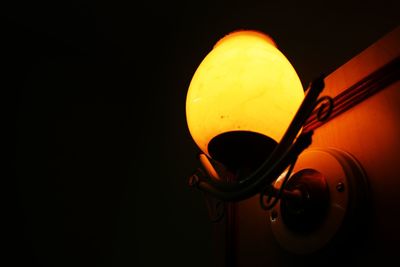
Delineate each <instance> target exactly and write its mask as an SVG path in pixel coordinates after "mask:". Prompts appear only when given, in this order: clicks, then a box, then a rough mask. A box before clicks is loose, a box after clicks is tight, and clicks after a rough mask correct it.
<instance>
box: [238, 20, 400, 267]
mask: <svg viewBox="0 0 400 267" xmlns="http://www.w3.org/2000/svg"><path fill="white" fill-rule="evenodd" d="M399 56H400V27H399V28H397V29H395V30H394V31H393V32H391V33H389V34H388V35H386V36H385V37H383V38H382V39H381V40H379V41H377V42H376V43H375V44H373V45H372V46H370V47H369V48H367V49H366V50H365V51H363V52H362V53H361V54H359V55H357V56H356V57H354V58H353V59H352V60H350V61H349V62H347V63H346V64H344V65H343V66H342V67H340V68H339V69H337V70H336V71H335V72H333V73H332V74H330V75H329V76H328V77H327V78H326V79H325V82H326V88H325V90H324V92H323V95H330V96H332V97H335V96H337V95H338V94H340V93H342V92H343V91H345V90H346V89H347V88H349V87H351V86H352V85H353V84H355V83H357V82H358V81H360V80H361V79H363V78H364V77H366V76H368V75H369V74H371V73H372V72H374V71H376V70H377V69H380V68H381V67H383V66H384V65H386V64H387V63H388V62H390V61H392V60H393V59H395V58H398V57H399ZM312 147H335V148H339V149H342V150H345V151H347V152H349V153H351V154H353V155H354V156H355V157H356V158H357V159H358V160H359V161H360V163H361V164H362V166H363V168H364V169H365V171H366V174H367V176H368V180H369V183H370V186H371V198H372V207H371V208H370V209H369V212H368V219H367V220H365V224H366V225H367V227H366V228H365V232H364V234H363V236H362V238H361V239H362V240H359V242H358V243H353V242H351V241H352V239H354V238H356V237H355V236H352V235H351V234H350V235H349V236H348V239H349V242H348V245H347V246H346V245H344V247H342V248H338V247H334V246H333V247H329V248H328V249H327V250H324V251H322V252H319V253H316V254H313V255H310V256H296V255H293V254H291V253H288V252H286V251H284V250H283V249H282V248H281V247H280V246H279V245H278V243H277V242H276V241H275V239H274V237H273V234H272V232H271V229H270V225H269V219H268V216H269V215H268V213H267V212H264V211H262V209H261V208H260V206H259V203H258V197H255V198H253V199H250V200H248V201H245V202H242V203H240V204H238V215H237V216H238V217H237V229H236V230H237V241H238V242H237V244H236V245H237V246H236V253H235V254H236V255H235V258H236V262H237V265H238V266H278V267H279V266H296V267H297V266H321V265H324V266H371V265H372V264H386V263H387V264H389V263H391V262H396V261H397V257H398V256H397V253H398V252H397V251H398V244H397V243H398V242H399V240H400V230H399V227H400V172H399V170H400V155H399V152H400V82H399V81H398V78H397V81H394V82H393V83H391V84H390V85H389V86H387V87H386V88H384V89H383V90H381V91H379V92H377V93H376V94H374V95H373V96H371V97H369V98H368V99H366V100H364V101H363V102H362V103H360V104H358V105H356V106H355V107H353V108H351V109H349V110H347V111H346V112H344V113H343V114H341V115H339V116H337V117H336V118H334V119H333V120H331V121H329V122H328V123H326V124H324V125H322V126H321V127H319V128H317V129H316V130H315V134H314V138H313V144H312ZM360 227H361V226H360ZM357 238H358V237H357ZM354 244H359V245H357V247H355V246H354Z"/></svg>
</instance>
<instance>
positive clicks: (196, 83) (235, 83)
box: [186, 31, 304, 155]
mask: <svg viewBox="0 0 400 267" xmlns="http://www.w3.org/2000/svg"><path fill="white" fill-rule="evenodd" d="M303 98H304V92H303V88H302V85H301V82H300V79H299V77H298V76H297V74H296V71H295V70H294V68H293V67H292V65H291V64H290V62H289V61H288V60H287V59H286V57H285V56H284V55H283V54H282V53H281V52H280V51H279V50H278V49H277V48H276V46H275V43H274V42H273V40H272V39H271V38H270V37H268V36H266V35H264V34H262V33H259V32H254V31H238V32H234V33H232V34H229V35H227V36H225V37H224V38H222V39H221V40H220V41H219V42H217V44H216V45H215V46H214V48H213V50H212V51H211V52H210V53H209V54H208V55H207V56H206V57H205V58H204V60H203V62H201V64H200V66H199V67H198V69H197V70H196V73H195V74H194V76H193V79H192V81H191V83H190V86H189V90H188V93H187V99H186V116H187V123H188V127H189V130H190V133H191V135H192V137H193V139H194V140H195V142H196V144H197V145H198V146H199V147H200V149H201V150H202V151H203V152H205V153H206V154H208V155H209V153H208V144H209V142H210V141H211V139H213V138H214V137H216V136H218V135H220V134H222V133H226V132H232V131H251V132H256V133H260V134H263V135H265V136H268V137H270V138H272V139H273V140H275V141H276V142H279V141H280V139H281V138H282V136H283V134H284V132H285V130H286V129H287V127H288V126H289V124H290V122H291V120H292V119H293V116H294V114H295V113H296V111H297V109H298V107H299V106H300V104H301V101H302V100H303Z"/></svg>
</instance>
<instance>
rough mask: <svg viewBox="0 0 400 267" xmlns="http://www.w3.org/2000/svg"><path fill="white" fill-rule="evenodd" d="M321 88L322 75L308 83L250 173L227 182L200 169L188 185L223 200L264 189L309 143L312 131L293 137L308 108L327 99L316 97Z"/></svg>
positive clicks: (308, 110)
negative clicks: (273, 144)
mask: <svg viewBox="0 0 400 267" xmlns="http://www.w3.org/2000/svg"><path fill="white" fill-rule="evenodd" d="M323 88H324V82H323V77H322V76H321V77H319V78H317V79H316V80H314V81H313V82H312V83H311V85H310V87H309V89H308V90H307V92H306V96H305V98H304V100H303V102H302V104H301V106H300V108H299V109H298V111H297V113H296V115H295V117H294V119H293V121H292V122H291V124H290V126H289V127H288V129H287V130H286V132H285V135H284V136H283V138H282V140H281V142H280V143H279V145H278V146H277V147H276V148H275V149H274V151H273V152H272V153H271V155H270V156H269V158H268V159H267V160H266V161H265V162H264V163H263V164H262V166H261V167H260V168H259V169H258V170H256V171H255V172H254V173H253V174H252V175H250V176H248V177H247V178H245V179H242V180H241V181H239V182H233V183H228V182H225V181H219V180H218V181H217V180H216V179H213V178H210V177H209V176H208V175H205V173H204V172H197V173H196V174H194V175H193V176H192V177H191V178H190V185H192V186H195V187H197V188H198V189H199V190H201V191H203V192H205V193H207V194H210V195H211V196H214V197H216V198H218V199H221V200H225V201H239V200H243V199H246V198H249V197H251V196H253V195H254V194H256V193H259V192H260V191H261V190H262V189H263V188H265V185H266V184H267V185H268V184H270V183H271V182H273V181H274V180H275V179H276V178H277V177H278V176H279V175H280V174H281V173H282V172H283V171H284V170H285V169H286V168H287V167H288V166H289V165H291V164H292V162H293V161H294V160H295V159H296V158H297V156H298V155H299V154H300V153H301V152H302V151H303V150H304V149H305V148H307V147H308V146H309V145H310V144H311V136H312V132H307V133H302V134H301V135H300V136H299V137H298V138H297V139H296V137H297V136H298V134H299V132H300V130H301V128H302V127H303V125H304V123H305V122H306V120H307V119H308V118H309V116H310V115H311V113H312V111H313V110H314V109H315V108H316V106H317V105H318V104H319V103H320V102H322V101H323V100H325V99H326V98H327V97H322V98H320V99H318V96H319V94H320V93H321V91H322V90H323ZM332 104H333V103H332V102H331V101H329V109H328V111H327V114H322V112H319V113H318V114H319V115H320V116H321V117H322V115H325V116H324V117H329V113H330V111H331V107H332ZM295 139H296V140H295ZM294 140H295V141H294ZM289 175H290V174H289Z"/></svg>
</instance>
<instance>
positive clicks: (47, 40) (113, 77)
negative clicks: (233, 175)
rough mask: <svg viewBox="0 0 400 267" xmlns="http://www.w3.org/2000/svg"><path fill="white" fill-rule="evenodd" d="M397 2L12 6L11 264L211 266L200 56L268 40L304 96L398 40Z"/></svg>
mask: <svg viewBox="0 0 400 267" xmlns="http://www.w3.org/2000/svg"><path fill="white" fill-rule="evenodd" d="M397 2H398V1H348V2H347V1H320V2H316V1H313V2H306V1H250V0H248V1H186V2H185V3H183V1H182V3H179V2H178V1H175V2H170V1H159V2H154V1H148V2H139V1H108V2H99V1H98V2H91V1H66V2H65V3H60V2H59V1H52V2H46V3H44V2H38V1H31V2H30V3H21V2H19V3H15V4H9V5H8V6H7V7H6V8H3V9H2V11H1V12H2V13H3V15H4V16H3V17H5V18H6V20H5V22H4V23H3V25H5V30H4V31H3V33H2V37H3V43H5V44H6V48H3V51H2V52H3V54H4V55H5V56H6V60H5V61H3V66H5V69H6V72H3V75H4V77H5V79H4V80H3V81H6V83H5V85H4V87H3V91H4V92H6V93H10V94H9V95H8V94H7V95H6V96H5V97H4V100H5V102H8V103H12V108H11V109H8V110H7V112H6V113H5V115H6V116H7V117H10V118H12V120H13V121H14V122H15V127H13V128H12V129H15V131H13V132H12V135H15V137H16V147H15V158H16V161H15V162H12V163H11V165H10V166H11V167H12V171H13V173H15V174H16V175H15V176H12V177H10V181H11V182H12V186H11V187H10V188H11V190H8V187H7V188H6V190H7V191H9V192H10V193H11V197H10V198H7V202H6V203H5V204H6V206H7V207H8V208H9V210H10V214H9V215H6V216H4V218H5V220H6V221H8V222H10V225H11V226H12V227H10V228H7V229H6V231H8V232H9V233H10V234H11V236H12V238H11V239H10V242H8V241H7V247H8V248H9V249H10V251H11V252H10V253H8V256H9V257H10V258H11V259H12V263H13V264H11V265H10V264H8V265H7V266H13V265H15V266H135V265H137V266H149V265H155V264H158V265H161V266H209V265H212V262H213V254H212V249H213V241H212V229H211V225H210V223H209V222H208V218H207V211H206V208H205V205H204V203H203V199H202V196H201V194H200V193H198V192H196V191H192V190H191V189H190V188H188V187H187V185H186V179H187V177H188V176H189V175H190V174H191V173H192V172H193V171H194V170H195V168H196V166H197V161H196V157H195V155H196V153H197V148H196V147H195V145H194V143H193V141H192V139H191V137H190V134H189V132H188V130H187V126H186V121H185V96H186V90H187V87H188V85H189V82H190V79H191V77H192V75H193V73H194V71H195V69H196V68H197V66H198V64H199V63H200V62H201V60H202V58H203V57H204V56H205V55H206V54H207V53H208V52H209V51H210V49H211V48H212V46H213V44H214V43H215V42H216V41H217V40H218V39H219V38H220V37H222V36H224V35H225V34H227V33H229V32H231V31H233V30H237V29H255V30H261V31H263V32H266V33H268V34H270V35H271V36H272V37H273V38H274V39H275V41H276V42H277V44H278V46H279V48H280V50H281V51H282V52H283V53H284V54H285V55H286V56H287V57H288V58H289V60H290V61H291V62H292V64H293V65H294V67H295V68H296V70H297V71H298V74H299V76H300V78H301V80H302V82H303V85H305V86H306V85H307V83H308V82H310V81H311V80H312V79H313V78H314V77H316V76H318V75H319V74H320V73H330V72H331V71H333V70H334V69H335V68H337V67H339V66H340V65H342V64H343V63H345V62H346V61H347V60H349V59H350V58H352V57H353V56H354V55H356V54H357V53H359V52H360V51H362V50H363V49H365V48H366V47H367V46H369V45H370V44H372V43H373V42H374V41H376V40H377V39H379V38H380V37H381V36H383V35H384V34H385V33H387V32H389V31H390V30H392V29H394V28H395V27H396V26H397V25H398V24H399V16H398V11H399V4H397ZM7 177H8V176H7ZM7 177H5V178H7ZM7 180H8V178H7Z"/></svg>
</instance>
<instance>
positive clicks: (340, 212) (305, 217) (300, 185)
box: [269, 148, 368, 254]
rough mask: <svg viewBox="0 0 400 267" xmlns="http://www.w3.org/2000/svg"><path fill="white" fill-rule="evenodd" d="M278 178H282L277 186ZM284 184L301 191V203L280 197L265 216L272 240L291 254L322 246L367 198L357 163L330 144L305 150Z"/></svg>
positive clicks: (313, 250) (361, 172) (364, 181)
mask: <svg viewBox="0 0 400 267" xmlns="http://www.w3.org/2000/svg"><path fill="white" fill-rule="evenodd" d="M281 182H282V179H281V177H280V178H278V179H277V181H276V183H275V186H276V187H279V186H280V183H281ZM285 189H286V190H303V192H302V193H303V198H304V199H303V201H302V203H300V204H299V203H294V204H295V205H293V203H292V202H290V200H286V199H284V198H283V199H281V200H280V202H279V203H278V204H277V205H276V206H275V207H274V208H273V209H272V210H271V212H270V216H269V220H270V224H271V228H272V232H273V234H274V237H275V239H276V241H277V242H278V243H279V244H280V245H281V247H283V248H284V249H286V250H288V251H290V252H292V253H295V254H310V253H313V252H315V251H317V250H319V249H321V248H323V247H325V246H326V245H327V244H328V243H329V241H331V240H332V239H333V238H334V237H335V236H336V235H337V234H338V233H339V232H340V230H341V228H342V227H343V226H344V225H346V224H347V223H349V221H350V218H351V220H352V219H354V215H355V214H357V212H358V211H359V210H360V208H361V207H362V206H363V205H364V204H365V203H366V200H367V199H368V184H367V181H366V176H365V174H364V171H363V170H362V168H361V165H360V164H359V163H358V162H357V160H356V159H355V158H354V157H353V156H352V155H350V154H349V153H347V152H345V151H342V150H338V149H333V148H328V149H308V150H305V151H304V152H303V153H302V154H301V155H300V156H299V159H298V161H297V163H296V165H295V167H294V170H293V174H292V175H291V177H290V178H289V180H288V182H287V185H286V187H285Z"/></svg>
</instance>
